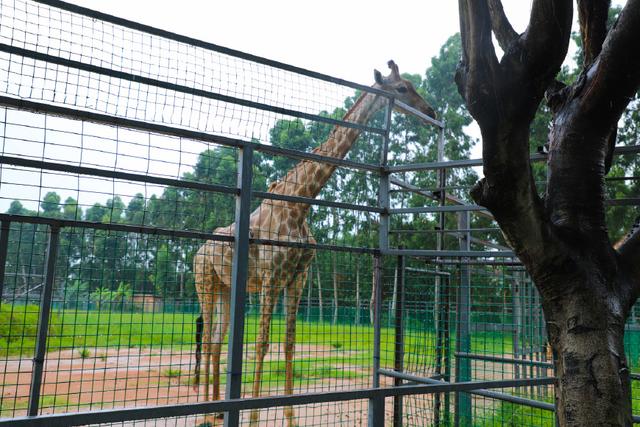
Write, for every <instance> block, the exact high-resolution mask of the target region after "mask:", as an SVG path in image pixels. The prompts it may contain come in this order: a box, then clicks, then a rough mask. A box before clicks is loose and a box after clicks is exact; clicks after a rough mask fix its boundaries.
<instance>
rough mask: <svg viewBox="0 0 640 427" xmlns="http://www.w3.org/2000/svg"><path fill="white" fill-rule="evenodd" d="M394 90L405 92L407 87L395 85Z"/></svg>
mask: <svg viewBox="0 0 640 427" xmlns="http://www.w3.org/2000/svg"><path fill="white" fill-rule="evenodd" d="M396 90H397V91H398V92H400V93H406V92H407V90H408V89H407V88H406V87H404V86H400V87H397V88H396Z"/></svg>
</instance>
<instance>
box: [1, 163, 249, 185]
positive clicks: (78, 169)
mask: <svg viewBox="0 0 640 427" xmlns="http://www.w3.org/2000/svg"><path fill="white" fill-rule="evenodd" d="M0 164H5V165H13V166H21V167H26V168H35V169H46V170H50V171H56V172H66V173H74V174H80V175H90V176H99V177H102V178H112V179H121V180H127V181H134V182H143V183H149V184H157V185H167V186H172V187H178V188H189V189H193V190H203V191H213V192H216V193H225V194H238V192H239V190H238V189H237V188H235V187H229V186H226V185H216V184H205V183H202V182H195V181H185V180H182V179H172V178H162V177H158V176H152V175H143V174H137V173H130V172H119V171H115V170H106V169H98V168H92V167H86V166H75V165H70V164H67V163H55V162H48V161H44V160H33V159H26V158H24V157H12V156H3V155H0Z"/></svg>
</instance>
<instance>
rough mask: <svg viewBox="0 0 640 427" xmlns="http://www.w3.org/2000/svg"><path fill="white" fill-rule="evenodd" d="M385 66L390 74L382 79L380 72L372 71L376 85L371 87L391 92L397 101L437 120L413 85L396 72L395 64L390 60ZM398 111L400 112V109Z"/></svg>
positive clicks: (431, 108) (429, 106)
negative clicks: (387, 66)
mask: <svg viewBox="0 0 640 427" xmlns="http://www.w3.org/2000/svg"><path fill="white" fill-rule="evenodd" d="M387 65H389V68H390V69H391V74H389V75H388V76H387V77H383V76H382V73H380V71H378V70H374V72H373V75H374V77H375V79H376V84H375V85H374V86H373V87H375V88H378V89H382V90H386V91H387V92H391V93H393V94H394V95H395V97H396V99H398V100H399V101H401V102H404V103H405V104H407V105H409V106H411V107H413V108H415V109H416V110H418V111H421V112H422V113H424V114H426V115H427V116H429V117H431V118H434V119H435V118H437V116H436V112H435V111H434V109H433V107H431V105H429V103H428V102H427V101H425V100H424V99H423V98H422V97H421V96H420V95H419V94H418V91H416V88H415V87H413V84H411V82H410V81H409V80H406V79H403V78H402V77H401V76H400V71H398V66H397V65H396V63H395V62H393V60H391V61H389V62H387ZM398 109H399V110H401V109H400V108H398Z"/></svg>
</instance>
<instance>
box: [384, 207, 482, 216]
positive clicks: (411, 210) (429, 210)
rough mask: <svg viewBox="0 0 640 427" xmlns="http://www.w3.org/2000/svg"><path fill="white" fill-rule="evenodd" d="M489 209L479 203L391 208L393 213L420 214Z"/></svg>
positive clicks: (390, 210) (390, 211)
mask: <svg viewBox="0 0 640 427" xmlns="http://www.w3.org/2000/svg"><path fill="white" fill-rule="evenodd" d="M486 210H487V209H486V208H484V207H482V206H478V205H453V206H451V205H449V206H424V207H417V208H398V209H389V213H391V214H400V215H402V214H418V213H436V212H468V211H486Z"/></svg>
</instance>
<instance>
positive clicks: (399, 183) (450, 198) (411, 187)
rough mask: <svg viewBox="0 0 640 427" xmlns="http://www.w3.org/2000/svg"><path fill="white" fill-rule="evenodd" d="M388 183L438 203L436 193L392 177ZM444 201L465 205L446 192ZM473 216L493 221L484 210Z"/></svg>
mask: <svg viewBox="0 0 640 427" xmlns="http://www.w3.org/2000/svg"><path fill="white" fill-rule="evenodd" d="M389 182H391V183H392V184H393V185H397V186H398V187H401V188H404V189H406V190H409V191H412V192H414V193H415V194H419V195H421V196H425V197H428V198H430V199H433V200H438V201H439V200H440V195H439V194H438V193H433V192H430V191H426V190H423V189H420V187H417V186H415V185H413V184H409V183H408V182H405V181H403V180H401V179H398V178H395V177H393V176H391V177H389ZM445 199H446V201H447V202H449V203H453V204H454V205H466V203H465V202H464V201H463V200H460V199H459V198H457V197H455V196H453V195H451V194H449V193H447V192H445ZM475 214H476V215H479V216H482V217H485V218H488V219H491V220H493V215H491V214H490V213H489V212H488V211H487V210H486V209H485V210H478V211H475Z"/></svg>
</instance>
